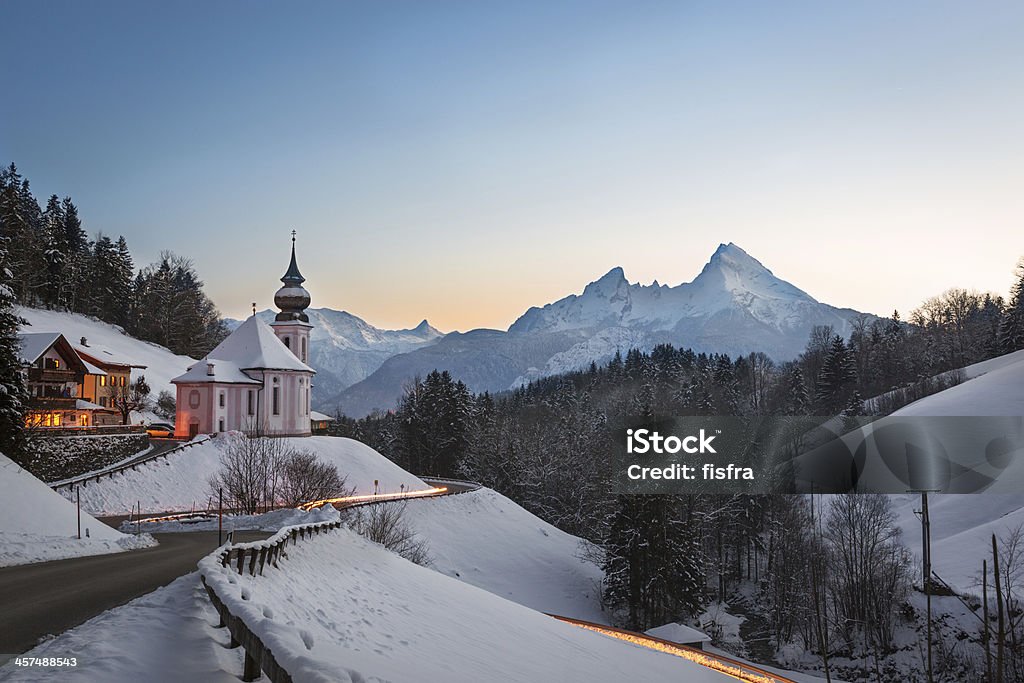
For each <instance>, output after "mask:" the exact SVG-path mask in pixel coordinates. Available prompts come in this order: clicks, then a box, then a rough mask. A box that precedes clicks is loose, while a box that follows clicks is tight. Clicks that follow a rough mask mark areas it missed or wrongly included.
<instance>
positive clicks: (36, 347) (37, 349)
mask: <svg viewBox="0 0 1024 683" xmlns="http://www.w3.org/2000/svg"><path fill="white" fill-rule="evenodd" d="M58 337H60V332H28V333H25V334H19V335H18V338H19V339H20V340H21V362H22V363H35V362H36V361H37V360H39V356H41V355H43V354H44V353H46V350H47V349H48V348H50V347H51V346H53V344H54V342H56V341H57V338H58Z"/></svg>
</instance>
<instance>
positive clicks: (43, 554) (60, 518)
mask: <svg viewBox="0 0 1024 683" xmlns="http://www.w3.org/2000/svg"><path fill="white" fill-rule="evenodd" d="M87 530H88V532H89V537H88V538H85V534H86V531H87ZM77 536H78V516H77V511H76V509H75V506H74V505H73V504H72V503H70V502H68V501H66V500H64V499H63V498H61V497H60V496H59V495H57V494H56V493H54V492H53V490H52V489H50V487H49V486H47V485H46V484H44V483H43V482H41V481H39V480H38V479H36V478H35V477H33V476H32V475H31V474H29V473H28V472H27V471H25V470H23V469H22V468H20V467H19V466H18V465H16V464H15V463H14V462H13V461H12V460H10V459H9V458H7V457H6V456H4V455H3V454H0V567H5V566H9V565H14V564H26V563H29V562H40V561H44V560H56V559H61V558H65V557H79V556H82V555H103V554H106V553H118V552H121V551H123V550H129V549H131V548H134V547H145V546H147V545H151V544H152V540H151V539H149V538H136V537H134V536H126V535H124V534H122V533H119V532H117V531H114V530H113V529H111V528H110V527H108V526H107V525H106V524H103V523H102V522H99V521H97V520H96V519H94V518H93V517H92V516H91V515H89V514H88V513H85V512H83V513H82V536H83V538H82V539H79V538H78V537H77Z"/></svg>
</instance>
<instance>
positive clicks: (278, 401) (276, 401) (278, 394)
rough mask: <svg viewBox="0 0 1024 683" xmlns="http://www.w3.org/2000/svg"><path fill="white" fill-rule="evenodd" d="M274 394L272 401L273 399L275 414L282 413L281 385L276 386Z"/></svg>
mask: <svg viewBox="0 0 1024 683" xmlns="http://www.w3.org/2000/svg"><path fill="white" fill-rule="evenodd" d="M272 395H273V398H272V401H273V408H274V415H280V414H281V387H274V391H273V394H272Z"/></svg>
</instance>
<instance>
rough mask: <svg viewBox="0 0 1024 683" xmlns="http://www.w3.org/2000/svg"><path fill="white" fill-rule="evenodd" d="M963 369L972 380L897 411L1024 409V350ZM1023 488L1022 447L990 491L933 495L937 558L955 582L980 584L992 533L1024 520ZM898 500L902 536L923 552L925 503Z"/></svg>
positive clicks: (938, 567) (1016, 412) (999, 412)
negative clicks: (920, 514)
mask: <svg viewBox="0 0 1024 683" xmlns="http://www.w3.org/2000/svg"><path fill="white" fill-rule="evenodd" d="M963 374H964V376H965V377H967V378H968V380H967V381H965V382H963V383H962V384H958V385H957V386H954V387H951V388H949V389H946V390H945V391H940V392H939V393H937V394H933V395H931V396H928V397H926V398H923V399H921V400H920V401H916V402H914V403H911V404H910V405H908V406H906V407H904V408H901V409H900V410H898V411H896V412H895V413H894V415H895V416H972V415H980V416H985V415H994V416H1020V415H1024V351H1016V352H1014V353H1009V354H1006V355H1004V356H999V357H998V358H992V359H990V360H986V361H982V362H981V363H975V364H974V365H969V366H967V367H966V368H964V369H963ZM1022 489H1024V453H1020V452H1017V453H1014V454H1011V458H1010V465H1009V467H1007V468H1006V470H1005V471H1003V472H1001V473H1000V475H999V477H998V478H997V480H996V482H995V483H994V484H993V485H992V487H990V488H989V489H988V490H986V491H985V492H983V493H977V494H971V495H932V496H930V497H929V499H928V502H929V506H928V509H929V513H930V516H931V533H932V564H933V565H934V568H935V572H936V573H937V574H938V575H939V576H940V577H942V578H943V579H944V580H946V581H947V582H949V583H950V584H951V585H952V586H954V587H956V588H959V589H967V590H976V589H975V588H974V584H975V581H976V578H977V577H979V576H980V573H981V559H982V557H987V556H989V555H991V552H992V551H991V548H992V545H991V544H992V541H991V536H992V534H993V533H995V534H997V535H1002V534H1004V533H1006V532H1007V531H1008V530H1010V529H1013V528H1016V527H1017V526H1020V525H1021V524H1024V494H1022V493H1019V491H1021V490H1022ZM1013 491H1017V492H1018V493H1013ZM895 503H896V506H897V510H896V511H897V515H898V526H899V527H900V528H901V529H902V530H903V540H904V542H905V543H906V544H907V545H908V546H909V547H910V548H911V549H912V550H913V551H914V553H915V554H916V555H917V557H920V556H921V522H920V519H919V518H918V517H917V515H915V514H914V510H919V509H920V507H921V499H920V496H898V497H896V499H895Z"/></svg>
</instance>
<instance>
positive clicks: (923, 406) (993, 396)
mask: <svg viewBox="0 0 1024 683" xmlns="http://www.w3.org/2000/svg"><path fill="white" fill-rule="evenodd" d="M963 374H964V377H966V378H967V381H966V382H963V383H962V384H958V385H957V386H955V387H950V388H949V389H946V390H945V391H940V392H939V393H937V394H932V395H931V396H927V397H925V398H922V399H921V400H920V401H915V402H914V403H911V404H910V405H908V406H904V407H903V408H900V409H899V410H897V411H896V412H895V413H893V415H900V416H904V415H932V416H943V415H1007V416H1013V415H1024V351H1016V352H1014V353H1008V354H1006V355H1005V356H999V357H998V358H992V359H989V360H986V361H982V362H981V363H975V364H974V365H969V366H967V367H966V368H964V369H963Z"/></svg>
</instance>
